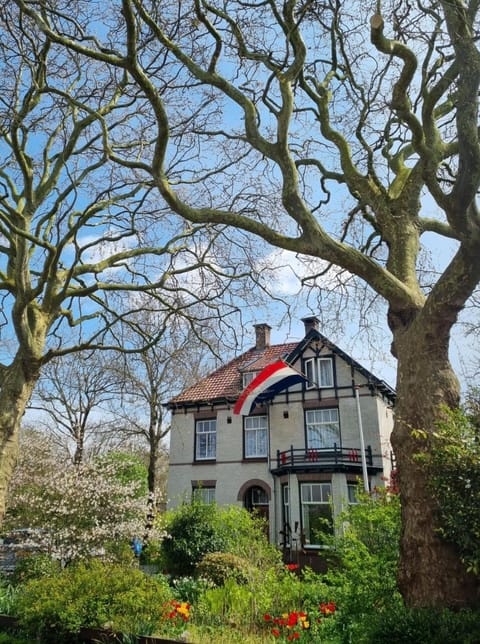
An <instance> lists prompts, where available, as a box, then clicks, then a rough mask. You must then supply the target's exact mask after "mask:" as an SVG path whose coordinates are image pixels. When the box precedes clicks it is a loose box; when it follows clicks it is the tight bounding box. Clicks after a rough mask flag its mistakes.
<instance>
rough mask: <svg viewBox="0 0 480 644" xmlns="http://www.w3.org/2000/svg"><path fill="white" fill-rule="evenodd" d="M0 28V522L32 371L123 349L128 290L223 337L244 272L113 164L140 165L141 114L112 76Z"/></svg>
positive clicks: (12, 24)
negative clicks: (113, 151)
mask: <svg viewBox="0 0 480 644" xmlns="http://www.w3.org/2000/svg"><path fill="white" fill-rule="evenodd" d="M58 8H59V9H60V5H59V6H58ZM77 8H80V5H78V7H77ZM72 19H74V18H73V14H72ZM71 24H72V25H73V24H74V23H73V22H72V23H71ZM0 29H1V34H2V38H1V42H0V78H1V82H2V92H1V95H0V155H1V156H0V298H1V318H0V331H1V334H2V346H1V349H0V350H1V353H0V519H1V517H2V516H3V513H4V505H5V495H6V489H7V486H8V482H9V480H10V477H11V473H12V470H13V467H14V464H15V460H16V457H17V451H18V431H19V426H20V421H21V418H22V416H23V414H24V411H25V408H26V406H27V404H28V401H29V400H30V397H31V395H32V391H33V389H34V387H35V385H36V383H37V381H38V378H39V375H40V373H41V370H42V368H43V367H44V366H45V365H46V364H47V363H48V362H49V361H51V360H52V359H53V358H55V357H58V356H64V355H66V354H68V353H72V352H76V351H79V350H82V351H85V350H95V349H102V350H108V349H109V348H112V347H114V348H119V347H121V348H122V349H123V350H125V351H133V350H136V349H137V348H136V347H135V348H134V347H129V346H128V345H127V344H125V343H123V342H122V338H121V334H120V332H119V330H118V325H119V322H120V321H121V322H122V324H123V325H125V324H128V323H129V319H130V316H131V315H133V314H134V313H135V314H136V313H138V311H139V310H146V309H145V306H146V305H145V302H144V301H142V300H141V299H139V298H136V297H135V295H136V294H138V293H143V294H145V293H148V294H150V295H151V297H150V298H149V300H148V307H150V310H151V311H152V313H159V314H161V315H162V316H163V319H164V321H165V323H168V317H169V315H170V313H175V314H176V315H184V316H186V317H188V316H189V315H190V313H189V311H190V309H191V307H192V305H193V304H195V303H196V302H201V303H202V306H201V314H202V316H203V318H205V319H208V318H212V317H218V318H219V325H220V327H221V326H222V325H225V327H228V326H229V320H230V315H231V314H235V312H236V311H237V310H238V302H237V301H235V302H233V301H231V300H229V299H228V290H227V287H228V283H229V281H230V280H231V279H232V278H234V277H236V276H238V275H240V274H241V273H242V272H243V271H244V267H243V266H242V260H239V259H238V257H237V259H235V260H232V261H230V262H228V263H224V262H223V263H222V266H221V267H220V265H219V264H218V263H215V261H214V258H215V254H216V251H215V248H216V246H217V244H220V246H219V249H220V250H219V252H222V251H221V248H222V245H223V243H224V240H225V236H224V231H223V229H222V228H220V227H217V228H215V227H207V228H205V226H203V225H202V226H196V225H191V224H188V225H186V224H185V223H184V221H183V220H181V219H180V218H179V217H178V216H177V215H174V214H172V212H171V210H170V209H169V208H163V210H162V209H161V208H160V207H159V205H158V196H157V194H154V195H153V194H152V189H153V188H152V185H151V180H150V179H148V181H147V182H145V181H144V179H147V177H146V176H145V175H144V173H143V176H139V173H138V172H137V171H135V170H134V169H133V168H127V169H123V168H121V167H120V166H118V165H115V164H113V163H112V161H111V159H110V158H109V156H110V155H109V147H110V141H115V142H116V144H118V145H120V147H121V148H122V150H123V153H124V154H125V155H127V156H129V155H131V158H132V160H133V159H136V160H140V159H141V158H142V153H141V147H142V143H141V142H142V141H143V138H144V136H145V135H146V134H147V132H146V130H144V126H143V124H142V120H143V118H145V119H147V122H148V120H149V119H150V118H151V109H150V106H149V103H148V101H145V100H144V101H140V102H139V101H137V100H136V97H135V95H134V94H131V93H130V88H131V87H130V85H129V77H128V73H127V72H126V71H125V70H119V71H117V70H115V69H113V68H112V69H106V68H105V67H104V66H101V65H88V66H87V67H85V65H84V60H82V59H81V57H80V56H79V55H78V54H77V53H75V52H70V51H69V50H67V49H65V48H64V47H63V46H59V45H57V44H55V43H54V42H53V41H52V39H51V38H50V37H49V36H47V35H44V34H43V33H42V31H41V30H40V29H39V28H38V26H36V24H35V22H34V21H33V20H32V19H31V18H29V17H28V16H27V15H26V14H25V13H23V12H22V11H21V10H19V8H18V7H17V6H16V5H15V4H14V3H1V7H0ZM135 131H136V132H135ZM189 275H190V276H192V275H195V279H197V280H203V283H204V288H197V289H195V290H192V289H191V288H190V284H189V282H188V280H187V277H188V276H189ZM219 296H221V297H222V310H221V315H220V312H219V311H218V308H217V307H216V305H215V301H216V298H217V297H219ZM119 302H121V306H119ZM160 332H161V330H159V334H160ZM71 338H73V340H70V339H71ZM7 347H8V351H7Z"/></svg>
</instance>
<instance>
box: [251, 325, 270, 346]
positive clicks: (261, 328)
mask: <svg viewBox="0 0 480 644" xmlns="http://www.w3.org/2000/svg"><path fill="white" fill-rule="evenodd" d="M254 327H255V349H256V350H257V351H263V350H264V349H266V348H267V347H269V346H270V331H271V330H272V327H271V326H268V324H255V325H254Z"/></svg>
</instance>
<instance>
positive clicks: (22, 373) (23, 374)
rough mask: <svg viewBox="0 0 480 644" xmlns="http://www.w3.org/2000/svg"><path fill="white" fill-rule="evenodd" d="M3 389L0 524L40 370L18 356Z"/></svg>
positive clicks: (7, 372) (0, 408) (0, 390)
mask: <svg viewBox="0 0 480 644" xmlns="http://www.w3.org/2000/svg"><path fill="white" fill-rule="evenodd" d="M2 375H3V382H2V385H1V387H0V524H1V522H2V521H3V517H4V515H5V509H6V501H7V495H8V485H9V483H10V479H11V476H12V473H13V470H14V469H15V466H16V464H17V458H18V437H19V432H20V424H21V421H22V418H23V415H24V413H25V409H26V407H27V405H28V402H29V400H30V397H31V395H32V392H33V389H34V387H35V385H36V383H37V381H38V378H39V375H40V370H39V366H38V365H35V364H33V363H32V362H28V361H27V360H26V359H25V358H23V357H22V356H21V355H17V357H16V358H15V359H14V361H13V362H12V364H11V365H10V366H9V367H6V368H5V369H4V370H3V373H2Z"/></svg>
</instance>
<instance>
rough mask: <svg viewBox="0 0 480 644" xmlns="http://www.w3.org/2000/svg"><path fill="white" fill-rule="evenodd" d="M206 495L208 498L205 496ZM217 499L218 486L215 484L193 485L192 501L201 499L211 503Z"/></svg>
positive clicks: (207, 503) (203, 501)
mask: <svg viewBox="0 0 480 644" xmlns="http://www.w3.org/2000/svg"><path fill="white" fill-rule="evenodd" d="M205 493H206V494H205ZM205 496H207V497H208V498H204V497H205ZM216 500H217V499H216V487H215V486H214V485H208V486H203V485H195V486H193V487H192V502H193V501H201V502H202V503H205V504H206V505H209V504H210V503H216Z"/></svg>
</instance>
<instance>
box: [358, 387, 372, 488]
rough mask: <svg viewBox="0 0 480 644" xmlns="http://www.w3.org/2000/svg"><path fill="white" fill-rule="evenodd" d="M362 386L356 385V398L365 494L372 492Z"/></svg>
mask: <svg viewBox="0 0 480 644" xmlns="http://www.w3.org/2000/svg"><path fill="white" fill-rule="evenodd" d="M359 390H360V385H355V398H356V399H357V416H358V431H359V433H360V455H361V458H362V472H363V487H364V489H365V492H367V494H368V492H370V487H369V485H368V470H367V456H366V454H365V441H364V439H363V424H362V412H361V410H360V393H359Z"/></svg>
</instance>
